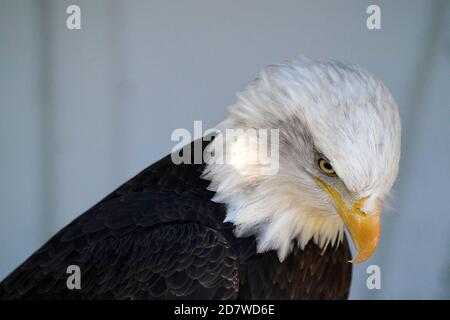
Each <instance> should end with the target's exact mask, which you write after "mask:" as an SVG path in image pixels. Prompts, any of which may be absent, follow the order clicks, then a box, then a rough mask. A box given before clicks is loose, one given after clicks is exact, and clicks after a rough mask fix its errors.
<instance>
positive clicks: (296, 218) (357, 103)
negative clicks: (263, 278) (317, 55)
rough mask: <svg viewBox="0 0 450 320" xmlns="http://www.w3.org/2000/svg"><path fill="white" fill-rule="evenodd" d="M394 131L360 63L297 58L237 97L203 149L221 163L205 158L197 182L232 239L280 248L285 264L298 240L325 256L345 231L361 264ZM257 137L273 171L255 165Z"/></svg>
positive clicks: (384, 94)
mask: <svg viewBox="0 0 450 320" xmlns="http://www.w3.org/2000/svg"><path fill="white" fill-rule="evenodd" d="M400 127H401V126H400V116H399V112H398V108H397V105H396V103H395V101H394V99H393V97H392V95H391V94H390V92H389V90H388V89H387V88H386V86H385V85H384V84H383V83H382V82H381V81H380V80H378V79H376V78H375V77H373V76H372V75H370V74H369V73H368V72H366V71H365V70H363V69H361V68H359V67H357V66H353V65H346V64H343V63H340V62H336V61H326V62H318V61H312V60H309V59H306V58H299V59H297V60H293V61H288V62H285V63H283V64H279V65H271V66H268V67H266V68H264V69H263V70H262V72H261V74H260V76H259V77H258V78H257V79H255V80H254V81H252V82H250V83H249V84H248V85H247V86H246V88H245V89H244V90H243V91H242V92H240V93H239V94H238V97H237V101H236V103H235V104H233V105H232V106H230V107H229V113H228V116H227V118H226V119H225V120H224V121H223V122H221V123H220V124H219V125H218V126H217V129H218V134H217V135H216V138H215V139H214V141H213V142H211V143H210V145H209V146H208V150H209V151H210V152H211V153H212V154H214V155H215V157H216V159H217V157H219V156H223V158H224V159H225V161H222V162H219V161H209V162H208V163H207V165H206V168H205V171H204V175H203V176H204V177H205V178H207V179H209V180H210V181H211V183H210V185H209V189H210V190H213V191H215V192H216V193H215V196H214V198H213V200H214V201H216V202H222V203H225V204H226V208H227V215H226V218H225V221H226V222H231V223H233V224H234V225H235V234H236V236H238V237H243V236H250V235H253V236H255V237H256V239H257V249H258V252H264V251H267V250H277V253H278V257H279V259H280V261H282V260H283V259H285V257H286V256H287V255H288V254H289V253H290V251H291V250H292V248H293V245H294V242H295V241H297V243H298V244H299V246H300V247H302V248H304V246H305V245H306V244H307V243H308V242H309V241H314V242H315V243H316V244H317V245H318V246H319V247H321V248H323V249H325V248H326V247H327V246H328V245H330V244H331V245H335V244H338V243H339V242H340V241H342V239H343V235H344V229H345V228H347V230H348V232H349V234H350V236H351V238H352V240H353V244H354V246H355V248H356V251H357V254H356V257H355V258H354V259H353V260H352V262H354V263H358V262H362V261H365V260H366V259H368V258H369V257H370V256H371V255H372V253H373V252H374V251H375V249H376V246H377V243H378V240H379V237H380V213H381V205H382V202H383V199H385V197H386V196H387V195H388V193H389V191H390V190H391V187H392V185H393V183H394V181H395V179H396V176H397V173H398V167H399V160H400ZM231 129H233V132H234V135H233V136H232V137H231V138H230V137H228V135H227V134H226V133H227V131H230V130H231ZM260 129H267V130H269V131H270V130H276V132H277V135H273V136H272V135H268V134H267V132H268V131H267V130H266V131H262V130H260ZM236 132H237V134H236ZM249 132H251V134H250V133H249ZM262 132H265V133H264V134H263V133H262ZM262 135H264V138H265V139H266V138H267V137H269V138H267V139H266V140H267V141H269V142H268V144H269V149H270V150H271V154H270V156H271V157H270V159H271V163H270V164H269V165H270V166H271V167H272V168H276V170H272V171H270V174H267V172H263V170H262V169H264V168H267V165H268V164H267V163H261V161H253V160H254V159H255V155H256V158H258V155H260V153H261V151H260V150H259V149H258V147H257V145H258V143H249V142H252V141H253V142H255V141H256V139H260V138H261V136H262ZM258 141H260V140H258ZM224 146H225V147H224ZM255 146H256V147H255ZM274 162H276V166H275V165H274Z"/></svg>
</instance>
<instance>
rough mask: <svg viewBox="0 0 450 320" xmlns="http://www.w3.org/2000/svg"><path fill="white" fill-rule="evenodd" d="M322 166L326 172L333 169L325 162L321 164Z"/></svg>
mask: <svg viewBox="0 0 450 320" xmlns="http://www.w3.org/2000/svg"><path fill="white" fill-rule="evenodd" d="M323 166H324V167H325V169H327V170H333V167H332V166H331V164H330V163H329V162H325V163H324V164H323Z"/></svg>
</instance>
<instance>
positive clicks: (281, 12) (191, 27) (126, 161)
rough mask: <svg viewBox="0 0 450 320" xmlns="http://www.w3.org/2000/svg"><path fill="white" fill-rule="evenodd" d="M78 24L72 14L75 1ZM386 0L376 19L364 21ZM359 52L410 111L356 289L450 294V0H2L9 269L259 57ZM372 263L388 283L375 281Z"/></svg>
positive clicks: (217, 99)
mask: <svg viewBox="0 0 450 320" xmlns="http://www.w3.org/2000/svg"><path fill="white" fill-rule="evenodd" d="M73 3H75V4H78V5H80V6H81V10H82V30H79V31H69V30H67V29H66V27H65V19H66V17H67V15H66V13H65V11H66V7H67V6H68V5H69V4H73ZM373 3H375V4H378V5H380V7H381V10H382V12H381V13H382V16H381V18H382V30H374V31H370V30H368V29H367V28H366V17H367V15H366V8H367V6H368V5H369V4H373ZM299 53H302V54H304V55H306V56H309V57H311V58H316V59H321V58H334V59H339V60H344V61H350V62H354V63H358V64H361V65H362V66H364V67H366V68H368V69H369V70H371V71H372V72H373V73H374V74H376V75H377V76H378V77H380V78H382V79H384V81H385V82H386V84H387V85H388V87H389V88H390V89H391V91H392V93H393V95H394V96H395V98H396V99H397V102H398V104H399V106H400V109H401V115H402V122H403V149H402V162H401V173H400V177H399V179H398V182H397V184H396V186H395V192H394V198H393V201H392V208H391V209H390V210H387V212H386V214H385V215H384V217H383V236H382V241H381V243H380V245H379V248H378V251H377V253H376V255H375V256H374V257H373V258H372V259H370V261H369V262H368V263H366V264H363V265H357V266H356V267H355V268H354V271H355V272H354V281H353V288H352V292H351V297H352V298H370V299H374V298H397V299H398V298H427V299H428V298H450V236H449V231H450V201H449V197H450V194H449V191H448V190H449V181H450V139H449V138H450V86H449V76H450V1H445V0H443V1H360V0H355V1H294V0H292V1H289V0H285V1H274V0H273V1H262V0H258V1H257V0H251V1H250V0H245V1H233V0H232V1H225V0H222V1H206V0H205V1H197V0H190V1H181V0H179V1H178V0H177V1H174V0H170V1H100V0H96V1H80V0H72V1H61V0H60V1H31V0H30V1H24V0H21V1H12V0H1V2H0V152H1V154H0V279H1V278H3V277H4V276H6V275H7V274H8V273H9V272H10V271H11V270H12V269H13V268H14V267H16V266H17V265H18V264H19V263H21V262H22V261H23V260H24V259H25V258H26V257H27V256H28V255H30V254H31V253H32V252H33V251H34V250H36V249H37V248H38V247H39V246H40V245H41V244H42V243H43V242H44V241H45V240H47V239H48V238H49V236H51V235H52V234H53V233H54V232H56V231H57V230H58V229H60V228H61V227H63V226H64V225H65V224H67V223H68V222H69V221H71V220H72V219H73V218H74V217H76V216H77V215H79V214H80V213H82V212H83V211H84V210H86V209H87V208H89V207H90V206H92V205H93V204H95V203H96V202H97V201H98V200H100V199H101V198H102V197H103V196H105V195H106V194H107V193H109V192H110V191H112V189H114V188H115V187H117V186H118V185H119V184H121V183H122V182H124V181H126V180H127V179H129V178H130V177H132V176H133V175H134V174H135V173H137V172H138V171H140V170H141V169H143V168H144V167H146V166H147V165H148V164H150V163H152V162H153V161H155V160H157V159H158V158H160V157H161V156H163V155H165V154H167V153H168V152H169V151H170V149H171V148H172V147H173V145H174V143H172V142H171V141H170V134H171V132H172V131H173V130H174V129H175V128H188V129H192V125H193V121H194V120H203V121H204V124H205V127H206V126H208V127H211V126H214V125H215V124H216V123H217V122H219V121H220V120H221V119H222V118H223V117H224V116H225V112H226V106H227V105H229V104H231V103H232V102H233V101H234V95H235V92H236V91H238V90H239V89H241V88H242V86H243V85H244V84H245V83H246V82H247V81H249V80H251V79H253V78H254V77H255V76H256V75H257V74H258V71H259V70H260V68H261V67H263V66H264V65H267V64H271V63H276V62H279V61H282V60H284V59H287V58H291V57H294V56H296V55H297V54H299ZM369 264H378V265H380V267H381V271H382V289H381V290H373V291H369V290H368V289H367V288H366V277H367V275H366V273H365V270H366V266H367V265H369Z"/></svg>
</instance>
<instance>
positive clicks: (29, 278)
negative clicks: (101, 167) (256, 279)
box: [0, 193, 239, 299]
mask: <svg viewBox="0 0 450 320" xmlns="http://www.w3.org/2000/svg"><path fill="white" fill-rule="evenodd" d="M208 210H214V206H213V205H212V204H211V203H210V202H205V201H203V200H202V199H199V198H195V197H192V196H189V195H180V194H171V193H140V194H139V193H138V194H129V195H126V196H125V195H124V196H121V197H116V198H112V199H110V200H107V201H104V202H102V203H100V204H99V205H97V206H96V207H94V208H93V209H91V210H89V211H88V212H86V213H85V214H83V215H82V216H80V217H79V218H78V219H76V220H75V221H73V222H72V223H71V224H69V225H68V226H67V227H66V228H64V229H63V230H61V231H60V232H59V233H58V234H56V235H55V236H54V237H53V238H52V239H51V240H50V241H49V242H48V243H47V244H45V245H44V246H43V247H42V248H41V249H39V250H38V251H37V252H36V253H35V254H34V255H32V256H31V257H30V258H29V259H28V260H27V261H25V262H24V263H23V264H22V265H21V266H20V267H19V268H18V269H16V270H15V271H14V272H13V273H12V274H11V275H10V276H8V277H7V278H6V279H5V280H4V281H3V282H2V283H1V284H0V298H3V299H5V298H7V299H8V298H12V299H17V298H24V299H27V298H41V299H50V298H63V299H64V298H68V299H80V298H81V299H158V298H164V299H176V298H184V299H197V298H203V299H231V298H235V297H236V296H237V292H238V284H239V278H238V261H237V256H236V254H235V253H234V251H233V249H232V248H231V247H230V246H229V244H228V243H227V241H226V240H225V238H224V237H223V236H222V235H221V234H220V233H219V232H217V231H216V230H215V229H214V228H213V227H211V226H208V221H207V219H206V218H205V217H207V216H208V214H207V213H208ZM197 216H201V217H203V220H204V221H202V223H199V219H197ZM205 219H206V220H205ZM73 264H74V265H78V266H80V269H81V290H68V289H67V286H66V280H67V277H68V276H69V275H68V274H66V270H67V267H68V266H69V265H73Z"/></svg>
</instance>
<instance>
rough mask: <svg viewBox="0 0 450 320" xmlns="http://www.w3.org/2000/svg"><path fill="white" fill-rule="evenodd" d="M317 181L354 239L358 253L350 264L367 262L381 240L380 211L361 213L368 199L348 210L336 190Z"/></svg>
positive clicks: (359, 201) (360, 201)
mask: <svg viewBox="0 0 450 320" xmlns="http://www.w3.org/2000/svg"><path fill="white" fill-rule="evenodd" d="M315 180H316V183H317V184H318V185H319V186H320V187H321V188H322V189H323V190H324V191H325V192H327V193H328V194H329V196H330V197H331V199H332V200H333V202H334V204H335V206H336V208H337V210H338V212H339V215H340V216H341V218H342V220H343V221H344V224H345V225H346V227H347V229H348V231H349V233H350V236H351V237H352V240H353V244H354V245H355V247H356V251H357V253H356V257H355V258H354V259H353V260H351V261H350V262H352V263H361V262H364V261H366V260H367V259H368V258H369V257H370V256H371V255H372V254H373V253H374V252H375V249H376V248H377V244H378V240H379V238H380V229H381V221H380V210H379V209H376V210H375V211H374V212H370V213H368V214H366V213H364V212H363V211H361V208H362V206H363V205H364V202H365V201H366V200H367V198H361V199H359V200H358V201H356V202H355V203H354V205H353V207H352V208H347V206H346V205H345V202H344V201H343V200H342V197H341V196H340V195H339V193H337V192H336V190H334V189H333V188H332V187H331V186H329V185H328V184H326V183H325V182H324V181H322V180H320V179H319V178H315Z"/></svg>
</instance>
